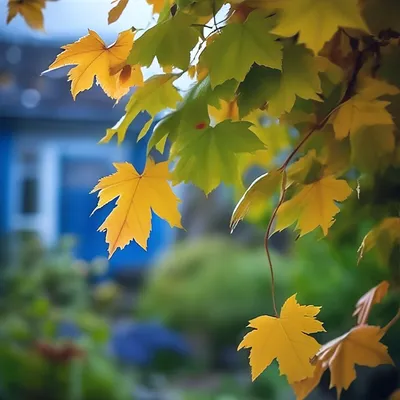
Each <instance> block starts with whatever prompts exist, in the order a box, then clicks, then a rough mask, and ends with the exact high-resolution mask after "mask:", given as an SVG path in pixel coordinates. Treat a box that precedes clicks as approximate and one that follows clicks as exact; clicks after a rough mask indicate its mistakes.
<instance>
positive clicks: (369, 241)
mask: <svg viewBox="0 0 400 400" xmlns="http://www.w3.org/2000/svg"><path fill="white" fill-rule="evenodd" d="M396 244H400V218H398V217H390V218H385V219H384V220H383V221H382V222H381V223H380V224H379V225H377V226H376V227H375V228H373V229H371V230H370V231H369V232H368V233H367V234H366V235H365V237H364V239H363V241H362V243H361V245H360V248H359V249H358V254H359V256H358V261H360V260H361V258H362V257H363V256H364V253H365V252H367V251H370V250H371V249H372V248H374V247H377V250H378V254H379V258H380V261H381V262H382V264H386V263H387V261H388V258H389V255H390V253H391V251H392V249H393V247H394V246H395V245H396Z"/></svg>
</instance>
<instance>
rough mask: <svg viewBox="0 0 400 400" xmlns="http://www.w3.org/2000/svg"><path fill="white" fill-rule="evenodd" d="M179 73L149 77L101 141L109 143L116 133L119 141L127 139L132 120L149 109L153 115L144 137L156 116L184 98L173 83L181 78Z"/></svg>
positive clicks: (147, 124) (141, 135)
mask: <svg viewBox="0 0 400 400" xmlns="http://www.w3.org/2000/svg"><path fill="white" fill-rule="evenodd" d="M179 76H180V75H179V74H178V75H177V74H164V75H154V76H152V77H151V78H149V79H148V80H147V81H146V82H145V84H144V86H142V87H140V88H138V89H137V90H136V91H135V92H134V93H133V95H132V97H131V98H130V99H129V102H128V104H127V105H126V107H125V115H124V116H123V117H122V118H121V119H120V120H119V121H118V122H117V123H116V124H115V125H114V126H113V127H112V128H110V129H107V133H106V135H105V136H104V137H103V138H102V139H101V141H100V143H108V142H109V141H110V140H111V139H112V137H113V136H114V135H117V137H118V143H121V142H122V141H123V140H124V139H125V135H126V131H127V129H128V128H129V125H130V124H131V123H132V121H133V120H134V119H135V118H136V117H137V116H138V115H139V113H141V112H143V111H147V112H148V113H149V114H150V116H151V117H152V118H151V119H150V121H148V122H147V123H146V125H145V126H144V127H143V129H142V131H141V132H140V134H139V138H140V137H143V136H144V135H145V134H146V132H147V130H148V128H149V127H150V125H151V122H152V121H153V118H154V116H155V115H156V114H157V113H159V112H160V111H163V110H165V109H166V108H175V107H176V105H177V103H178V102H179V101H180V100H182V97H181V95H180V94H179V93H178V91H177V89H176V88H175V86H174V85H173V82H174V81H175V80H176V79H177V78H179Z"/></svg>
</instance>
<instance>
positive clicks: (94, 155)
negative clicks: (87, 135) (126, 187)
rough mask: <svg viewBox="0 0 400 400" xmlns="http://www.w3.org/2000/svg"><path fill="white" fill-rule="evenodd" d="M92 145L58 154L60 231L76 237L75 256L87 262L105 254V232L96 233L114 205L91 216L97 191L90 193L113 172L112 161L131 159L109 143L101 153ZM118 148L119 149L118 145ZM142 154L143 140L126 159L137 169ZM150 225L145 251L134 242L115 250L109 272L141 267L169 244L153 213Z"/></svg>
mask: <svg viewBox="0 0 400 400" xmlns="http://www.w3.org/2000/svg"><path fill="white" fill-rule="evenodd" d="M93 146H94V148H93V149H92V150H91V151H90V148H89V147H88V149H87V151H85V152H82V148H79V147H73V146H71V149H72V150H69V151H68V152H64V153H63V152H61V155H60V156H61V160H60V161H61V162H60V167H61V168H60V172H61V176H60V192H59V196H60V215H59V221H60V233H61V234H72V235H74V236H75V237H76V240H77V246H76V256H77V257H78V258H81V259H84V260H87V261H89V260H92V259H93V258H95V257H98V256H101V257H107V256H108V253H107V246H108V245H107V244H106V243H105V232H98V231H97V229H98V227H99V226H100V225H101V224H102V222H103V221H104V219H105V218H106V217H107V215H108V214H109V213H110V212H111V210H112V208H113V207H114V204H115V203H114V202H111V203H110V204H108V205H107V206H105V207H103V208H102V209H100V210H97V211H96V212H95V213H94V214H93V215H92V216H91V217H90V214H91V212H92V211H93V210H94V208H95V207H96V204H97V194H89V193H90V191H91V190H92V189H93V187H94V186H95V184H96V183H97V181H98V179H100V178H102V177H103V176H106V175H110V174H112V173H113V172H115V169H114V167H113V165H112V163H113V162H120V161H131V160H129V159H128V160H127V159H126V158H125V157H121V154H120V153H119V154H118V152H117V150H115V151H114V150H113V148H112V147H111V146H108V147H107V148H105V147H103V149H104V151H102V152H99V150H100V149H99V145H97V144H96V143H93ZM74 148H76V149H77V151H74V150H73V149H74ZM117 149H118V150H119V151H120V148H117ZM125 149H126V147H125ZM83 153H84V154H83ZM145 154H146V148H145V143H143V144H142V143H141V142H139V143H137V144H135V151H134V154H133V157H129V158H133V159H134V160H135V162H134V165H135V167H136V168H137V169H138V170H139V171H141V170H142V169H143V164H144V160H145ZM125 155H126V153H125ZM128 155H129V153H128ZM121 158H122V159H121ZM152 225H153V228H152V232H151V234H150V239H149V242H148V250H147V251H145V250H143V249H142V248H141V247H140V246H139V245H137V244H136V243H135V242H131V243H130V244H129V245H128V246H127V247H125V248H124V249H123V250H120V249H119V250H117V251H116V252H115V253H114V255H113V257H112V258H111V260H110V273H111V274H112V273H113V272H115V271H116V270H121V269H125V268H143V267H145V266H147V265H148V264H149V263H150V262H151V261H152V260H153V259H154V257H155V256H156V255H157V254H158V253H159V252H160V251H161V250H163V249H165V247H166V246H168V243H169V242H170V240H171V238H172V237H173V235H172V229H171V228H170V227H169V225H168V224H167V223H166V222H165V221H163V220H161V219H160V218H158V217H157V216H155V215H154V214H153V219H152Z"/></svg>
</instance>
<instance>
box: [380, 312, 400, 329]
mask: <svg viewBox="0 0 400 400" xmlns="http://www.w3.org/2000/svg"><path fill="white" fill-rule="evenodd" d="M399 319H400V307H399V309H398V310H397V314H396V315H395V316H394V317H393V318H392V319H391V320H390V321H389V322H388V323H387V325H386V326H384V327H383V328H382V330H383V331H384V332H385V333H386V332H387V331H388V330H389V329H390V328H391V327H392V326H393V325H394V324H395V323H396V322H397V321H398V320H399Z"/></svg>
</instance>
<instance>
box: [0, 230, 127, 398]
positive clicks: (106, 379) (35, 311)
mask: <svg viewBox="0 0 400 400" xmlns="http://www.w3.org/2000/svg"><path fill="white" fill-rule="evenodd" d="M22 240H23V242H22V244H21V246H20V247H19V252H18V257H17V258H16V259H15V261H14V263H13V264H12V265H9V266H3V267H2V268H1V269H0V282H1V288H0V399H1V400H3V399H4V400H9V399H10V400H11V399H12V400H26V399H29V400H35V399H37V400H39V399H40V400H92V399H93V400H103V399H104V400H109V399H116V400H125V399H132V390H133V389H132V387H131V382H130V380H128V379H127V377H125V376H124V375H123V374H122V373H121V370H120V369H119V368H118V367H117V365H116V363H115V361H114V360H113V359H111V358H110V357H109V356H108V355H107V352H106V344H107V342H108V339H109V324H108V322H107V320H106V319H105V317H104V316H103V315H101V314H99V313H98V312H97V311H95V310H96V309H98V308H99V307H98V305H97V303H96V298H97V297H98V294H97V295H96V291H94V288H93V287H92V286H91V285H90V284H89V281H90V277H91V276H95V275H96V274H97V273H98V272H99V271H101V270H102V269H104V267H105V264H104V262H103V261H101V260H98V261H95V262H94V263H92V264H86V263H83V262H80V261H76V260H74V258H73V254H72V247H73V245H74V242H73V240H72V238H65V239H64V240H62V241H61V242H60V244H59V245H58V246H56V247H55V248H54V249H52V250H49V251H45V250H44V249H43V247H42V246H41V244H40V242H39V241H38V240H37V238H36V237H34V236H30V235H28V236H27V237H22ZM96 296H97V297H96ZM100 297H101V296H100ZM103 297H104V296H103Z"/></svg>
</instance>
